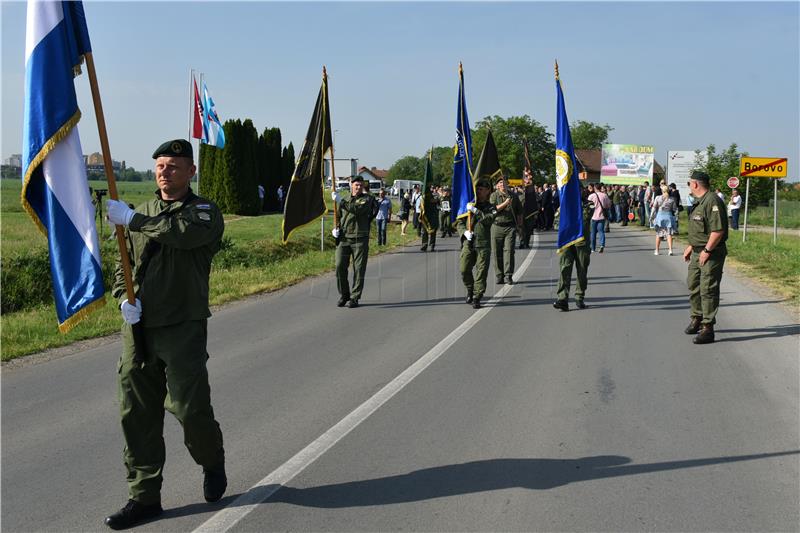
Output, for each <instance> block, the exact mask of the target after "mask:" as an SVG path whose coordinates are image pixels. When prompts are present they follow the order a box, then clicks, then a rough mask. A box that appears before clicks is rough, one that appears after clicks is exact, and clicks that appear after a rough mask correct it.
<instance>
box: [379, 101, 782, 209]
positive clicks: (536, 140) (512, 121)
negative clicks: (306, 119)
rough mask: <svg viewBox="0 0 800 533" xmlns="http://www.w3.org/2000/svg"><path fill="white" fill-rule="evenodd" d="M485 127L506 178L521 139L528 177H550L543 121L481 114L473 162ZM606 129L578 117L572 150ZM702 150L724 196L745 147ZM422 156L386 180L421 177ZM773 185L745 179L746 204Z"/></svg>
mask: <svg viewBox="0 0 800 533" xmlns="http://www.w3.org/2000/svg"><path fill="white" fill-rule="evenodd" d="M490 129H491V130H492V136H493V137H494V141H495V144H496V145H497V152H498V154H499V156H500V164H501V165H502V166H503V171H504V172H506V173H507V174H508V175H509V176H510V177H512V178H521V177H522V171H523V169H524V168H525V166H526V162H525V149H524V143H525V141H527V144H528V156H529V159H530V163H531V167H532V173H533V182H534V183H535V184H537V185H539V184H542V183H544V182H545V181H547V182H551V183H552V182H554V181H555V150H556V145H555V140H554V137H553V134H551V133H550V132H548V131H547V128H546V127H545V126H544V125H542V124H541V123H540V122H538V121H537V120H535V119H533V118H531V117H529V116H528V115H522V116H512V117H508V118H504V117H500V116H497V115H494V116H487V117H484V118H483V119H481V120H479V121H478V122H477V123H475V129H471V130H470V131H471V132H472V148H473V152H472V157H473V163H477V161H478V157H479V155H480V153H481V150H483V145H484V144H485V143H486V136H487V134H488V131H489V130H490ZM612 131H614V128H612V127H611V126H609V125H608V124H596V123H594V122H588V121H584V120H578V121H576V122H575V123H574V124H572V125H571V126H570V134H571V135H572V144H573V145H574V147H575V149H576V150H600V149H601V148H602V145H603V144H605V143H608V142H609V140H608V137H609V134H610V133H611V132H612ZM706 153H707V159H706V161H705V163H704V164H700V165H698V168H699V169H700V170H704V171H706V172H708V174H709V175H710V176H711V187H712V189H715V188H719V189H720V190H721V191H723V192H725V193H726V196H727V195H728V193H729V189H728V186H727V181H728V178H729V177H731V176H738V175H739V159H740V158H741V157H742V156H746V155H748V154H747V152H740V151H739V148H738V146H737V144H736V143H732V144H731V145H730V146H729V147H728V148H727V149H725V150H723V151H719V152H718V151H717V148H716V146H715V145H714V144H709V145H708V147H707V148H706ZM427 157H428V155H427V153H426V154H423V155H422V156H419V157H418V156H414V155H407V156H404V157H401V158H400V159H398V160H397V161H395V162H394V164H393V165H392V166H391V167H390V168H389V173H388V176H387V184H388V185H391V184H392V183H394V180H397V179H407V180H421V179H422V176H423V175H424V173H425V161H426V159H427ZM452 175H453V147H452V146H437V147H434V148H433V181H434V184H435V185H450V181H451V179H452ZM744 184H745V180H744V179H742V180H741V184H740V185H739V189H740V193H741V194H742V195H744ZM773 187H774V185H773V183H772V180H771V179H766V178H754V179H751V180H750V202H751V205H765V204H768V203H769V201H770V200H771V199H772V196H773ZM778 187H779V189H781V190H784V191H787V192H789V191H792V186H791V184H786V183H784V180H779V181H778ZM796 195H797V193H794V192H793V191H792V192H791V193H790V197H792V198H794V197H795V196H796Z"/></svg>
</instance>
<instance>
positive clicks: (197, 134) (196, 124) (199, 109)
mask: <svg viewBox="0 0 800 533" xmlns="http://www.w3.org/2000/svg"><path fill="white" fill-rule="evenodd" d="M192 84H193V85H194V113H192V116H193V120H192V139H200V140H201V141H203V142H206V136H205V128H203V117H205V116H206V113H205V110H204V109H203V101H202V100H201V98H200V91H198V90H197V80H195V79H194V72H193V73H192Z"/></svg>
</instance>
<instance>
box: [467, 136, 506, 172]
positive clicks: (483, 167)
mask: <svg viewBox="0 0 800 533" xmlns="http://www.w3.org/2000/svg"><path fill="white" fill-rule="evenodd" d="M472 176H473V179H474V180H475V181H476V182H477V181H478V180H479V179H481V178H485V179H488V180H489V181H490V182H491V183H495V182H496V181H497V180H498V179H500V178H501V177H502V176H503V171H502V169H501V168H500V158H499V157H498V156H497V146H495V144H494V137H492V130H489V134H488V135H487V136H486V144H484V145H483V150H481V156H480V157H479V158H478V164H477V165H475V171H474V172H473V173H472Z"/></svg>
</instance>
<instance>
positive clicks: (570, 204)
mask: <svg viewBox="0 0 800 533" xmlns="http://www.w3.org/2000/svg"><path fill="white" fill-rule="evenodd" d="M555 70H556V183H557V185H558V195H559V204H560V210H561V216H560V218H559V223H558V254H559V255H560V256H561V257H560V258H559V270H560V274H561V275H560V278H559V281H558V296H557V298H558V299H557V300H556V301H555V302H553V307H555V308H556V309H559V310H561V311H569V304H568V303H567V298H568V296H569V286H570V281H571V279H572V267H573V265H575V266H576V267H577V271H578V273H577V276H578V286H577V288H576V289H575V302H576V305H577V306H578V308H580V309H583V308H585V307H586V304H585V303H584V301H583V297H584V294H585V293H586V285H587V276H588V271H589V254H590V252H591V250H590V248H589V243H588V241H587V240H586V239H585V238H584V231H585V229H586V227H585V220H587V218H586V217H585V215H587V214H588V215H589V218H590V210H589V208H588V205H587V206H584V203H583V202H582V200H581V186H580V183H579V182H578V167H577V165H576V164H575V162H576V159H575V149H574V147H573V145H572V135H571V134H570V131H569V121H568V120H567V110H566V107H565V105H564V93H563V92H562V89H561V80H560V79H559V76H558V62H556V66H555Z"/></svg>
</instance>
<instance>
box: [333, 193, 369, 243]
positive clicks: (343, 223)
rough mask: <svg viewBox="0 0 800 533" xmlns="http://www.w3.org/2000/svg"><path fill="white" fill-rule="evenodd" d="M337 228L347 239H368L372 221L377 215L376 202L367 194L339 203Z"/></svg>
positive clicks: (351, 197)
mask: <svg viewBox="0 0 800 533" xmlns="http://www.w3.org/2000/svg"><path fill="white" fill-rule="evenodd" d="M338 209H339V227H340V228H341V230H342V235H343V236H344V237H345V238H347V239H360V238H364V237H367V238H368V237H369V230H370V224H372V219H373V218H375V217H376V216H377V215H378V202H377V201H376V200H375V197H373V196H372V195H369V194H361V195H359V196H350V197H349V198H346V199H344V200H342V201H341V202H339V206H338Z"/></svg>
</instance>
